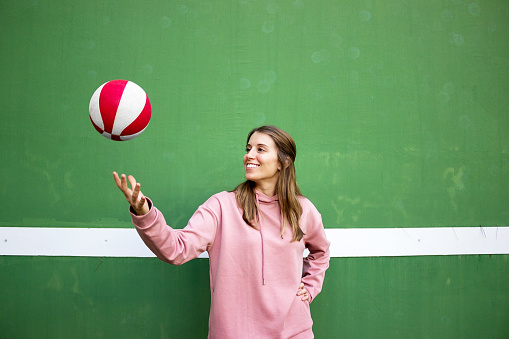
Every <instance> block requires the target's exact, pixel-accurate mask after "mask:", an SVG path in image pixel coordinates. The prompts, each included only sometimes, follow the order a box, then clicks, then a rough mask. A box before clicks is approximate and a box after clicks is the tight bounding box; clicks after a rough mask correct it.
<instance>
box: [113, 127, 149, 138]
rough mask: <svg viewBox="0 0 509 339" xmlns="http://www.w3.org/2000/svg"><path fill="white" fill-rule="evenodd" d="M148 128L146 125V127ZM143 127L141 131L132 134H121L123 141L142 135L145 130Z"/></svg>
mask: <svg viewBox="0 0 509 339" xmlns="http://www.w3.org/2000/svg"><path fill="white" fill-rule="evenodd" d="M145 128H146V127H145ZM145 128H144V129H142V130H141V131H139V132H138V133H134V134H130V135H121V136H120V137H119V138H120V140H121V141H126V140H131V139H134V138H136V137H137V136H138V135H140V134H141V133H142V132H143V131H144V130H145Z"/></svg>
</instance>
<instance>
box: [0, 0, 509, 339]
mask: <svg viewBox="0 0 509 339" xmlns="http://www.w3.org/2000/svg"><path fill="white" fill-rule="evenodd" d="M0 25H1V27H2V34H1V36H0V42H1V45H2V48H1V49H0V55H1V60H2V62H1V63H0V70H1V74H2V77H0V86H1V91H0V98H1V99H2V100H1V102H2V105H1V106H0V107H1V108H0V109H1V112H2V114H1V116H2V124H0V132H1V133H0V144H1V145H2V147H1V148H0V158H1V165H0V178H2V185H1V186H0V192H1V196H2V200H1V201H2V203H1V204H0V226H1V227H16V226H20V227H66V228H69V227H71V228H73V227H74V228H88V227H108V228H110V227H126V228H128V227H131V225H130V223H129V217H128V215H127V208H126V206H125V202H124V201H123V197H122V196H121V194H120V193H119V192H118V191H117V189H116V187H115V186H114V184H113V181H112V177H111V172H112V171H113V170H116V171H119V172H125V173H132V174H134V175H135V176H136V177H137V179H138V180H139V181H141V182H142V183H143V187H144V191H145V193H146V194H147V195H149V196H150V197H151V198H152V199H153V200H154V201H155V202H156V203H157V205H158V206H159V208H160V209H162V210H163V211H164V212H165V216H166V219H167V221H168V222H169V223H170V224H171V225H175V227H177V228H178V227H183V226H184V225H185V224H186V221H187V219H188V218H189V217H190V216H191V214H192V213H193V212H194V210H195V209H196V208H197V206H198V205H199V204H200V203H202V202H203V201H204V200H205V199H207V198H208V197H209V196H210V195H212V194H213V193H216V192H218V191H222V190H230V189H232V188H233V187H235V185H236V184H238V183H239V182H240V181H241V180H243V170H242V163H241V158H242V155H243V152H244V144H245V136H246V134H247V132H248V131H249V130H250V129H251V128H253V127H255V126H258V125H261V124H274V125H278V126H280V127H282V128H283V129H285V130H287V131H288V132H289V133H290V134H291V135H292V136H293V137H294V138H295V140H296V142H297V145H298V156H297V163H296V166H297V176H298V182H299V185H300V187H301V189H302V191H303V192H304V194H305V195H306V196H308V197H309V198H310V199H311V200H312V201H313V202H314V203H315V205H316V206H317V208H318V209H319V210H320V212H321V213H322V216H323V220H324V224H325V227H326V228H392V227H472V226H480V225H483V226H504V225H505V226H507V225H508V224H509V208H508V204H507V201H508V200H509V193H508V192H509V181H508V180H507V178H508V177H509V133H508V132H509V118H508V115H507V107H509V97H508V96H507V91H508V89H509V40H508V39H507V36H509V4H508V3H507V2H506V1H477V2H472V1H462V0H451V1H436V0H432V1H360V2H352V1H306V0H291V1H263V0H257V1H255V0H253V1H249V0H239V1H179V2H175V1H158V0H157V1H151V2H148V3H147V2H140V1H116V0H114V1H107V2H104V1H96V0H88V1H81V2H62V1H54V0H48V1H34V0H26V1H25V0H22V1H16V2H14V1H11V2H4V3H2V4H1V5H0ZM112 79H128V80H131V81H134V82H136V83H137V84H138V85H140V86H141V87H143V88H144V89H145V91H146V92H147V94H148V95H149V97H150V100H151V103H152V109H153V117H152V120H151V122H150V125H149V127H148V129H147V130H146V131H145V132H144V133H143V134H142V135H141V136H140V137H138V138H136V139H134V140H132V141H128V142H113V141H109V140H106V139H105V138H103V137H101V136H100V135H99V134H98V133H97V132H96V131H95V130H94V128H93V126H92V124H91V123H90V121H89V118H88V103H89V100H90V97H91V96H92V94H93V92H94V91H95V89H96V88H97V87H98V86H99V85H101V84H102V83H104V82H105V81H108V80H112ZM0 241H3V240H2V239H0ZM380 241H383V239H380ZM207 264H208V263H207V261H206V259H200V260H196V261H194V262H191V263H188V264H186V265H184V266H182V267H171V266H169V265H165V264H163V263H161V262H158V261H157V260H156V259H153V258H92V257H38V256H1V257H0V300H2V302H1V303H0V310H1V312H2V320H1V321H0V333H2V335H0V336H5V337H6V338H35V337H37V338H41V337H42V338H68V337H70V336H73V337H76V338H101V337H102V338H112V337H124V338H140V337H143V338H148V337H163V338H182V337H187V338H203V337H204V336H205V335H206V332H207V317H208V306H209V292H208V286H209V285H208V267H207ZM508 269H509V257H508V256H507V255H493V256H490V255H483V256H415V257H395V258H391V257H366V258H334V259H333V260H332V262H331V268H330V270H329V271H328V273H327V278H326V282H325V286H324V290H323V292H322V294H321V295H319V296H318V297H317V298H316V300H315V301H314V302H313V304H312V312H313V318H314V321H315V327H314V330H315V333H316V337H317V338H331V337H341V338H409V337H416V338H433V337H444V338H479V337H486V338H507V337H508V336H509V325H508V324H507V319H508V318H509V273H508V272H509V271H508Z"/></svg>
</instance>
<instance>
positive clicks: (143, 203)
mask: <svg viewBox="0 0 509 339" xmlns="http://www.w3.org/2000/svg"><path fill="white" fill-rule="evenodd" d="M113 178H114V179H115V183H116V184H117V187H118V189H119V190H121V191H122V193H124V195H125V198H126V199H127V202H128V203H129V204H130V205H131V207H132V208H133V210H134V211H135V212H136V214H138V215H144V214H147V213H148V211H149V206H148V202H147V198H146V197H145V196H144V195H143V193H141V190H140V188H141V185H140V183H137V182H136V179H134V177H133V176H132V175H130V176H129V177H126V175H125V174H122V175H121V176H120V177H119V176H118V174H117V172H113ZM128 179H129V184H130V185H131V188H129V187H128V186H127V180H128Z"/></svg>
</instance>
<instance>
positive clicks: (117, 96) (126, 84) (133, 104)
mask: <svg viewBox="0 0 509 339" xmlns="http://www.w3.org/2000/svg"><path fill="white" fill-rule="evenodd" d="M88 111H89V114H90V120H91V121H92V124H93V125H94V127H95V129H96V130H97V131H98V132H99V133H101V134H102V135H103V136H104V137H106V138H108V139H111V140H117V141H124V140H130V139H133V138H135V137H137V136H138V135H140V134H141V133H142V132H143V131H144V130H145V128H147V125H148V123H149V121H150V116H151V112H152V110H151V107H150V101H149V100H148V96H147V94H146V93H145V91H144V90H143V89H142V88H141V87H140V86H138V85H136V84H135V83H134V82H132V81H128V80H111V81H108V82H106V83H104V84H102V85H101V86H100V87H99V88H98V89H97V90H96V91H95V92H94V95H92V99H90V105H89V107H88Z"/></svg>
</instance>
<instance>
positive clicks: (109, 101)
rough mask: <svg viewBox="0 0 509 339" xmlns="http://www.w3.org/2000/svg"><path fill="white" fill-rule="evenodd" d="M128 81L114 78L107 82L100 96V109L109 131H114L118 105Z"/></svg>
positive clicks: (106, 129)
mask: <svg viewBox="0 0 509 339" xmlns="http://www.w3.org/2000/svg"><path fill="white" fill-rule="evenodd" d="M127 83H128V81H127V80H112V81H109V82H107V83H105V84H104V86H103V89H102V91H101V95H100V96H99V110H100V111H101V116H102V120H103V123H104V130H105V131H106V132H107V133H112V132H113V125H114V123H115V116H116V115H117V110H118V105H119V103H120V100H121V98H122V93H123V92H124V88H125V87H126V85H127Z"/></svg>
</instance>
